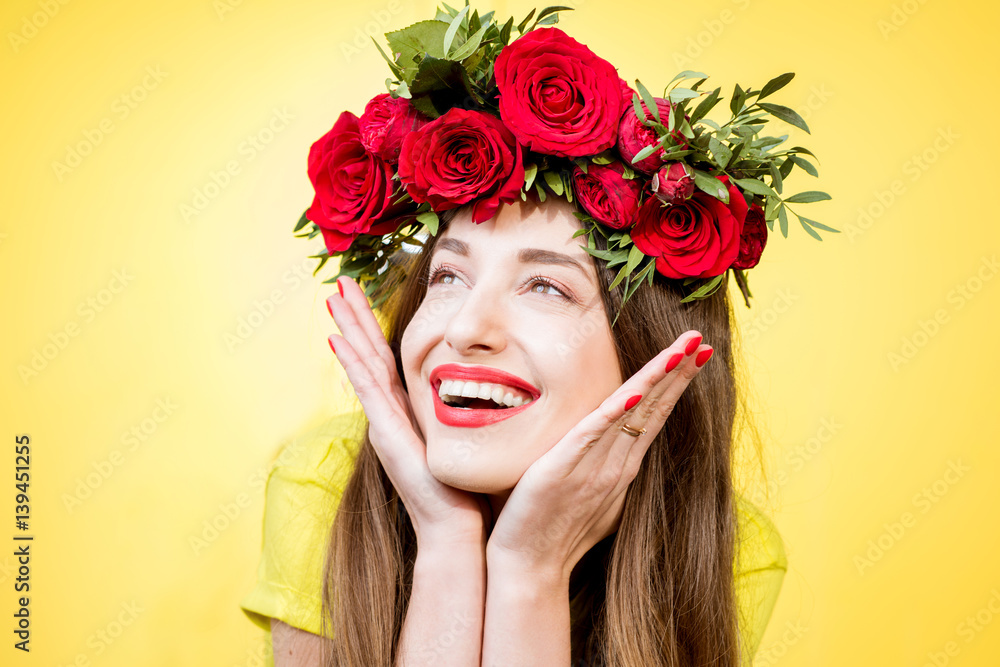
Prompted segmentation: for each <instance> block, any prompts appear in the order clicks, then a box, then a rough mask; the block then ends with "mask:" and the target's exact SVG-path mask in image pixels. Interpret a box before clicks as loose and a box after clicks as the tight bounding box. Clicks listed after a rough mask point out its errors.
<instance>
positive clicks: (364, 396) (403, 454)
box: [330, 334, 422, 488]
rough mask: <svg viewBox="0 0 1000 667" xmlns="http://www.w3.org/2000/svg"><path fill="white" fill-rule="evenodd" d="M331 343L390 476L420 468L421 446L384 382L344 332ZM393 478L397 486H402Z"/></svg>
mask: <svg viewBox="0 0 1000 667" xmlns="http://www.w3.org/2000/svg"><path fill="white" fill-rule="evenodd" d="M330 346H331V347H332V348H333V351H334V353H335V354H336V355H337V359H338V360H339V361H340V364H341V365H342V366H343V367H344V371H345V372H346V373H347V377H348V379H349V380H350V381H351V385H352V386H353V387H354V391H355V393H356V394H357V395H358V399H359V400H360V401H361V406H362V408H364V411H365V415H366V416H367V417H368V423H369V425H370V428H371V429H372V430H374V431H375V432H376V437H374V438H371V440H372V445H373V446H374V447H375V452H376V453H377V454H378V457H379V460H381V461H382V466H383V467H384V468H385V470H386V473H387V474H389V475H390V477H392V476H395V475H396V474H399V471H402V472H403V473H405V472H406V471H408V470H413V471H415V470H419V469H420V462H419V458H420V456H421V454H422V448H421V447H420V446H419V443H418V442H417V441H416V439H415V437H414V436H415V434H414V433H413V430H412V428H411V426H410V423H409V420H408V419H406V418H405V417H404V415H403V414H401V413H400V411H399V410H398V409H397V408H396V406H395V405H394V404H393V403H392V402H390V400H389V398H388V397H387V395H386V392H385V390H384V388H383V386H382V385H381V384H380V383H379V382H378V381H377V380H376V379H375V377H373V376H372V374H371V371H370V370H369V368H368V365H367V364H366V363H365V362H364V361H363V360H362V359H361V358H360V357H359V356H358V353H357V351H356V350H355V349H354V347H353V346H352V345H351V342H350V341H348V340H347V339H345V338H344V337H343V336H338V335H337V334H333V335H331V336H330ZM395 482H396V480H393V484H394V486H396V488H402V487H400V486H399V485H397V484H396V483H395Z"/></svg>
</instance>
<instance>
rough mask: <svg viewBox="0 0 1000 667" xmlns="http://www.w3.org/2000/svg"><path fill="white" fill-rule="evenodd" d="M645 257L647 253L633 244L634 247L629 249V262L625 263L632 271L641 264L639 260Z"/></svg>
mask: <svg viewBox="0 0 1000 667" xmlns="http://www.w3.org/2000/svg"><path fill="white" fill-rule="evenodd" d="M643 257H645V255H644V254H642V251H641V250H639V249H638V248H637V247H635V245H633V246H632V249H631V250H629V251H628V264H626V265H625V268H627V269H628V272H629V273H632V271H633V270H634V269H635V267H637V266H639V262H641V261H642V258H643Z"/></svg>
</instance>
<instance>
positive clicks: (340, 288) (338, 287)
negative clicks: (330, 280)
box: [337, 278, 344, 297]
mask: <svg viewBox="0 0 1000 667" xmlns="http://www.w3.org/2000/svg"><path fill="white" fill-rule="evenodd" d="M337 291H338V292H340V296H341V297H343V296H344V288H343V287H341V286H340V278H337Z"/></svg>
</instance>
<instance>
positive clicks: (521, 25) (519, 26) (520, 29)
mask: <svg viewBox="0 0 1000 667" xmlns="http://www.w3.org/2000/svg"><path fill="white" fill-rule="evenodd" d="M534 15H535V10H534V9H532V10H531V13H529V14H528V15H527V16H525V17H524V20H523V21H521V22H520V23H518V24H517V31H518V32H519V33H521V34H522V35H523V34H524V32H525V30H524V29H525V28H527V27H528V21H530V20H531V17H532V16H534Z"/></svg>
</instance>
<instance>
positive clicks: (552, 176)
mask: <svg viewBox="0 0 1000 667" xmlns="http://www.w3.org/2000/svg"><path fill="white" fill-rule="evenodd" d="M542 178H544V179H545V184H546V185H548V186H549V189H551V190H552V192H554V193H556V194H557V195H559V196H560V197H561V196H562V194H563V182H562V177H561V176H560V175H559V174H558V173H556V172H554V171H548V170H546V171H543V172H542Z"/></svg>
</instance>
